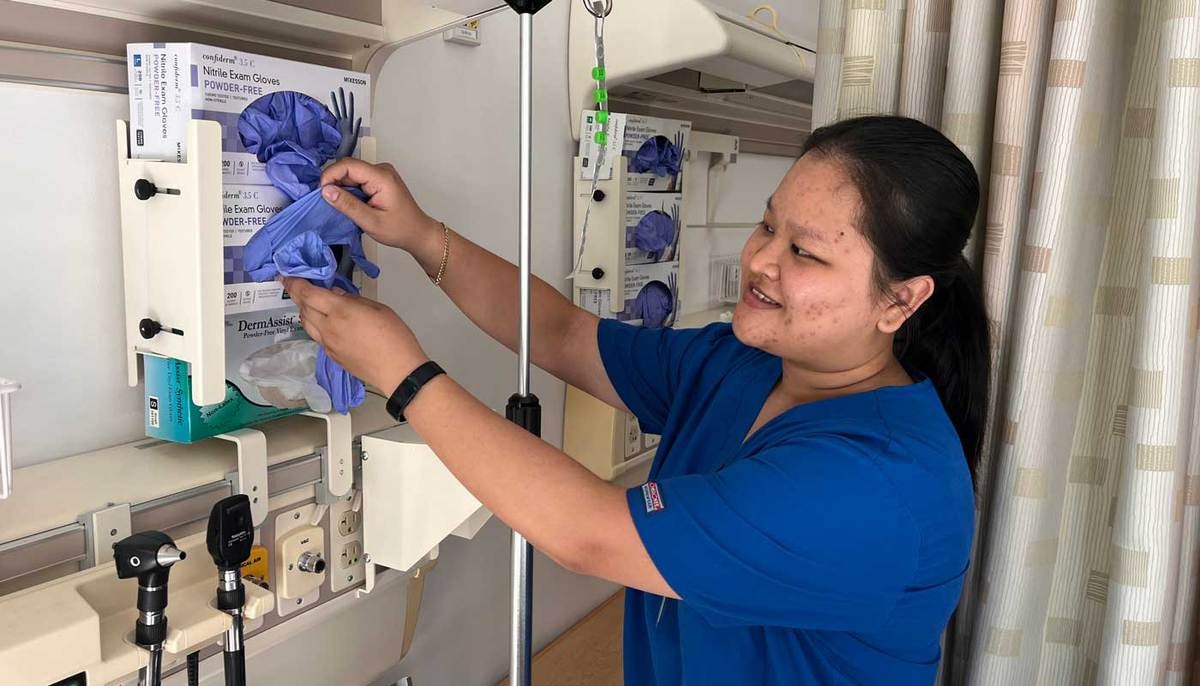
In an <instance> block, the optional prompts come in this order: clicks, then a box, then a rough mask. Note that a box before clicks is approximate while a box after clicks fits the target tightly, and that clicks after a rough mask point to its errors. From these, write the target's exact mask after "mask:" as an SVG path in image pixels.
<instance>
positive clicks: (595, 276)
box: [592, 267, 604, 281]
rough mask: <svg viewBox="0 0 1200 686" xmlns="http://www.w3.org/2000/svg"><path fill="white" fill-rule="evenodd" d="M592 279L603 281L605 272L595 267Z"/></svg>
mask: <svg viewBox="0 0 1200 686" xmlns="http://www.w3.org/2000/svg"><path fill="white" fill-rule="evenodd" d="M592 278H593V279H595V280H597V281H599V280H600V279H603V278H604V270H603V269H601V268H599V267H595V268H594V269H592Z"/></svg>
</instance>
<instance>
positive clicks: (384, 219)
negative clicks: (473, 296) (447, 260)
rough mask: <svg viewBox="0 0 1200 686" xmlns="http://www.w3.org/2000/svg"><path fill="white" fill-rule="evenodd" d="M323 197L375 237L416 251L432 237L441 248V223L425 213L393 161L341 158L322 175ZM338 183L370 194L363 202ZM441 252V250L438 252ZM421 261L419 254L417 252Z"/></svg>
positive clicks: (397, 246) (438, 248)
mask: <svg viewBox="0 0 1200 686" xmlns="http://www.w3.org/2000/svg"><path fill="white" fill-rule="evenodd" d="M321 185H322V186H324V188H322V196H323V197H324V198H325V202H327V203H329V204H330V205H332V206H333V207H334V208H336V209H337V210H339V211H340V212H341V213H342V214H344V215H346V216H347V217H349V218H350V219H351V220H352V221H353V222H354V223H355V224H358V226H359V228H361V229H362V230H363V231H365V232H367V233H368V234H370V235H371V237H372V238H374V239H375V240H377V241H379V242H380V243H383V244H384V245H390V246H392V247H394V248H400V249H401V250H407V251H408V252H411V253H414V254H416V251H417V250H418V249H419V248H420V247H421V246H422V242H423V241H424V242H429V239H430V237H432V238H433V242H435V243H437V245H438V247H437V250H438V251H440V250H441V248H440V240H441V225H440V224H438V223H437V222H436V221H434V220H433V218H432V217H430V216H429V215H427V214H425V212H424V211H423V210H422V209H421V207H420V206H419V205H417V201H416V200H413V197H412V194H411V193H409V192H408V186H406V185H404V179H402V178H400V174H399V173H398V172H397V171H396V168H395V167H393V166H392V165H390V164H369V163H367V162H363V161H362V160H356V159H353V158H344V159H340V160H338V161H337V162H334V163H333V164H331V165H329V167H327V168H326V169H325V171H324V172H323V173H322V174H321ZM338 186H359V187H361V188H362V190H363V193H365V194H366V195H367V202H365V203H364V202H362V201H360V200H359V199H358V198H356V197H354V196H353V195H351V194H349V193H345V192H343V191H341V190H340V189H339V188H338ZM438 254H439V255H440V254H441V253H440V252H438ZM417 259H418V260H420V255H417Z"/></svg>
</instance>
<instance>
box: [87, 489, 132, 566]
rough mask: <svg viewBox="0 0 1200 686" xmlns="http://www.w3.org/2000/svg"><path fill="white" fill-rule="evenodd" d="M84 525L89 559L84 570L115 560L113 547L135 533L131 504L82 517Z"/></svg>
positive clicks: (120, 505) (112, 506) (107, 508)
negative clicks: (130, 509)
mask: <svg viewBox="0 0 1200 686" xmlns="http://www.w3.org/2000/svg"><path fill="white" fill-rule="evenodd" d="M79 523H80V524H82V525H83V534H84V540H85V541H86V544H85V545H86V551H87V557H86V558H85V559H84V565H83V566H84V568H88V567H95V566H97V565H102V564H105V563H107V562H109V561H111V560H112V559H113V552H112V547H113V544H114V543H116V542H117V541H119V540H121V539H123V538H125V537H126V536H129V535H130V534H132V533H133V524H132V520H131V518H130V512H129V503H120V504H118V505H111V506H109V507H106V508H104V509H103V510H96V511H95V512H89V513H87V514H84V515H80V517H79Z"/></svg>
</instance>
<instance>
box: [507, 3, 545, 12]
mask: <svg viewBox="0 0 1200 686" xmlns="http://www.w3.org/2000/svg"><path fill="white" fill-rule="evenodd" d="M505 2H507V3H508V6H509V7H511V8H513V9H514V10H516V12H517V14H537V13H538V10H540V9H542V8H543V7H545V6H546V5H549V4H550V0H505Z"/></svg>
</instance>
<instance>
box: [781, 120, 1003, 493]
mask: <svg viewBox="0 0 1200 686" xmlns="http://www.w3.org/2000/svg"><path fill="white" fill-rule="evenodd" d="M803 150H804V154H807V153H808V152H810V151H813V152H817V153H820V154H822V155H826V156H828V157H830V158H831V159H833V160H836V161H838V162H839V163H841V164H842V165H843V167H844V168H845V169H846V171H847V173H848V174H849V175H850V177H851V179H853V181H854V183H855V185H856V186H857V188H858V192H859V195H860V196H861V198H862V209H861V216H860V218H859V226H860V228H861V229H862V231H863V234H864V235H865V236H866V238H867V241H868V242H869V243H870V244H871V246H872V248H873V249H874V251H875V265H876V269H875V279H876V285H877V286H878V288H879V289H880V291H881V292H882V293H891V288H890V287H891V285H892V284H894V283H896V282H900V281H904V280H907V279H911V278H914V277H917V276H924V275H928V276H930V277H931V278H932V279H933V282H934V292H933V295H932V296H930V298H929V299H928V300H927V301H926V302H925V303H924V304H922V305H921V307H920V308H918V309H917V311H916V312H914V313H912V314H911V315H910V316H909V318H908V320H907V321H906V322H905V324H904V325H903V326H902V327H901V328H900V331H899V332H897V334H896V341H895V353H896V357H897V358H898V359H899V360H900V361H901V362H903V363H904V364H905V365H906V366H908V367H909V368H911V369H915V370H918V371H920V372H922V373H924V374H926V375H928V376H929V378H930V379H931V380H932V381H933V384H934V386H935V387H936V388H937V390H938V395H939V396H940V397H941V399H942V404H943V405H944V406H945V408H946V413H947V414H948V415H949V416H950V419H951V421H953V422H954V427H955V429H956V430H957V431H958V437H959V440H961V441H962V445H963V452H964V453H966V456H967V462H968V464H969V466H970V468H971V473H972V475H974V473H975V467H976V465H977V464H978V462H979V456H980V453H981V452H982V450H983V433H984V428H985V426H986V423H987V405H988V384H989V379H990V370H991V346H990V343H989V327H988V320H987V313H986V310H985V308H984V304H983V293H982V290H981V287H980V283H979V278H978V275H977V274H976V273H975V270H974V269H972V268H971V266H970V264H968V263H967V261H966V260H965V259H964V258H963V255H962V252H963V249H964V248H965V246H966V244H967V240H968V239H969V238H970V234H971V227H972V226H973V225H974V223H975V215H976V212H977V211H978V209H979V177H978V176H977V175H976V173H975V168H974V166H972V164H971V161H970V160H968V159H967V157H966V155H964V154H963V153H962V151H961V150H959V149H958V147H956V146H955V145H954V144H953V143H951V142H950V141H949V140H948V139H947V138H946V137H945V136H944V135H942V134H941V132H939V131H937V130H936V129H933V128H931V127H929V126H926V125H925V124H922V123H921V122H919V121H917V120H915V119H908V118H905V117H891V116H873V117H859V118H857V119H847V120H844V121H840V122H837V123H836V124H831V125H829V126H825V127H822V128H819V129H817V130H816V131H813V133H812V135H811V136H810V137H809V139H808V140H807V141H806V142H805V144H804V148H803Z"/></svg>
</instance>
